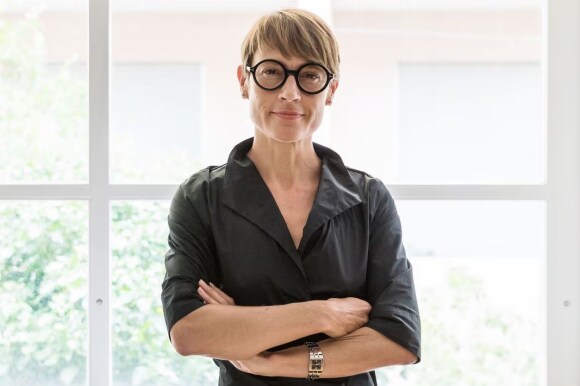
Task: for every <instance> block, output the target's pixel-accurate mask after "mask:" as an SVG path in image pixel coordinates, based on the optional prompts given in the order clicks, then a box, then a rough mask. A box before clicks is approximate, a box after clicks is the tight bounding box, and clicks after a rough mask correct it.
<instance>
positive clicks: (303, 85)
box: [246, 59, 334, 94]
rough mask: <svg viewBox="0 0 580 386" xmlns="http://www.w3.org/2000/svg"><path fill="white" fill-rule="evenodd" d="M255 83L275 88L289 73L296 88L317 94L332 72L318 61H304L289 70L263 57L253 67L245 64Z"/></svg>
mask: <svg viewBox="0 0 580 386" xmlns="http://www.w3.org/2000/svg"><path fill="white" fill-rule="evenodd" d="M246 70H248V71H250V72H251V73H252V75H253V77H254V81H255V82H256V84H257V85H258V86H259V87H260V88H262V89H264V90H268V91H271V90H276V89H278V88H280V87H282V86H283V85H284V83H286V80H288V77H289V76H290V75H293V76H294V79H296V84H297V85H298V88H299V89H300V90H301V91H303V92H305V93H306V94H318V93H320V92H322V91H324V89H325V88H326V87H327V86H328V84H329V83H330V81H331V80H332V78H333V77H334V74H332V73H331V72H330V71H328V70H327V69H326V68H325V67H324V66H323V65H321V64H318V63H305V64H303V65H301V66H300V67H298V68H297V69H296V70H289V69H287V68H286V67H284V65H283V64H282V63H280V62H279V61H277V60H274V59H265V60H262V61H261V62H259V63H258V64H256V65H255V66H253V67H250V66H249V65H247V66H246Z"/></svg>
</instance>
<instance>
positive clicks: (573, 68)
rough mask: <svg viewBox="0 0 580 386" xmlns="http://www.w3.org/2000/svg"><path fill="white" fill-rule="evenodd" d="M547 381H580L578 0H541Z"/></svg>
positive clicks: (566, 384)
mask: <svg viewBox="0 0 580 386" xmlns="http://www.w3.org/2000/svg"><path fill="white" fill-rule="evenodd" d="M546 7H547V12H544V15H546V16H545V17H546V18H547V23H544V24H545V25H547V42H546V44H547V46H546V48H547V55H548V56H547V90H548V92H547V98H548V100H547V124H548V152H547V154H548V194H549V198H548V206H547V208H548V213H547V214H548V217H547V218H548V224H547V226H548V228H547V229H548V239H547V241H548V244H547V245H548V259H547V374H548V376H547V381H548V385H550V386H551V385H558V386H560V385H561V386H572V385H579V384H580V368H579V367H578V358H580V307H579V306H580V285H579V283H578V274H579V273H580V242H579V241H578V235H579V234H580V181H579V176H580V156H579V153H580V134H579V132H580V130H579V129H580V113H579V111H578V106H580V74H579V72H578V69H579V68H580V27H579V26H580V3H579V2H578V1H576V0H562V1H550V2H548V1H546Z"/></svg>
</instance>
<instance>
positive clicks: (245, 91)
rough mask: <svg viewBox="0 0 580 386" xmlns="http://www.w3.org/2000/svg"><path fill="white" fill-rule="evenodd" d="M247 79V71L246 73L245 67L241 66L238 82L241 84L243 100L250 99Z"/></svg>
mask: <svg viewBox="0 0 580 386" xmlns="http://www.w3.org/2000/svg"><path fill="white" fill-rule="evenodd" d="M247 79H248V78H246V71H244V67H243V66H242V65H241V64H240V65H239V66H238V82H239V83H240V93H241V94H242V98H243V99H248V87H247V83H246V80H247Z"/></svg>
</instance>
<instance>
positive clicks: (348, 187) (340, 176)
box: [223, 137, 362, 273]
mask: <svg viewBox="0 0 580 386" xmlns="http://www.w3.org/2000/svg"><path fill="white" fill-rule="evenodd" d="M253 142H254V138H253V137H252V138H248V139H246V140H244V141H242V142H240V143H239V144H237V145H236V146H235V147H234V148H233V150H232V152H231V153H230V156H229V158H228V162H227V164H226V170H225V176H224V185H223V187H224V192H223V197H224V204H225V205H227V206H228V207H230V208H231V209H233V210H234V211H236V212H238V213H239V214H241V215H242V216H244V217H246V218H247V219H248V220H250V221H251V222H253V223H255V224H256V225H257V226H259V227H260V228H261V229H262V230H263V231H265V232H266V233H268V234H269V235H270V236H271V237H273V238H274V239H275V240H276V241H277V242H278V243H279V244H280V245H281V246H282V247H283V248H284V249H285V250H286V252H287V253H288V254H289V255H290V256H291V257H292V258H293V260H295V262H297V263H298V262H300V264H298V265H299V267H300V268H301V269H302V271H303V268H302V264H301V257H300V255H301V253H302V251H303V249H304V246H305V245H306V243H307V242H308V239H309V238H310V236H311V235H312V234H313V233H314V231H315V230H316V229H318V228H319V227H320V226H322V225H323V224H324V223H326V222H327V221H328V220H329V219H330V218H332V217H334V216H336V215H338V214H340V213H342V212H344V211H345V210H347V209H349V208H351V207H353V206H355V205H358V204H360V203H361V202H362V200H361V198H360V194H359V192H358V190H357V188H356V186H355V184H354V182H353V181H352V179H351V177H350V175H349V173H348V170H347V169H346V167H345V166H344V164H343V162H342V159H341V158H340V156H339V155H338V154H337V153H336V152H334V151H333V150H331V149H329V148H327V147H324V146H322V145H319V144H317V143H314V144H313V145H314V151H315V152H316V154H317V156H318V157H319V158H320V159H321V160H322V170H321V176H320V182H319V185H318V190H317V192H316V196H315V199H314V205H313V206H312V210H311V211H310V215H309V217H308V220H307V222H306V225H305V227H304V231H303V235H302V240H301V241H300V246H299V248H298V250H296V247H295V246H294V242H293V241H292V237H291V236H290V232H289V231H288V227H287V226H286V223H285V222H284V218H283V217H282V214H281V213H280V210H279V209H278V206H277V205H276V201H275V200H274V197H273V196H272V193H271V192H270V190H269V189H268V186H267V185H266V183H265V182H264V180H263V179H262V176H261V175H260V173H259V172H258V169H256V167H255V165H254V163H253V162H252V160H250V158H249V157H248V156H247V153H248V151H250V149H251V147H252V144H253ZM303 273H304V271H303Z"/></svg>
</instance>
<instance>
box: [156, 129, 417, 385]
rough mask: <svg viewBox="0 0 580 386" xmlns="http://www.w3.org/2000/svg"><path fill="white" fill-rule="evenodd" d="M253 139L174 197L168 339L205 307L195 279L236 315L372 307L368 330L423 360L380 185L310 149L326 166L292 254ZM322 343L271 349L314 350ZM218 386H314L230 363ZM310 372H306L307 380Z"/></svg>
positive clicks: (404, 268) (336, 381) (394, 218)
mask: <svg viewBox="0 0 580 386" xmlns="http://www.w3.org/2000/svg"><path fill="white" fill-rule="evenodd" d="M252 143H253V138H249V139H247V140H245V141H243V142H241V143H239V144H238V145H236V146H235V147H234V149H233V150H232V152H231V154H230V156H229V159H228V162H227V163H226V164H225V165H222V166H210V167H207V168H205V169H203V170H201V171H199V172H198V173H196V174H194V175H193V176H191V177H190V178H189V179H187V180H186V181H185V182H183V183H182V184H181V185H180V186H179V189H178V190H177V192H176V194H175V196H174V198H173V202H172V204H171V209H170V212H169V216H168V221H169V230H170V233H169V241H168V242H169V251H168V252H167V254H166V256H165V267H166V275H165V279H164V281H163V284H162V293H161V299H162V302H163V311H164V314H165V321H166V323H167V329H168V331H169V330H171V327H172V326H173V325H174V324H175V323H176V322H177V321H178V320H179V319H181V318H183V317H184V316H186V315H187V314H189V313H190V312H192V311H194V310H196V309H198V308H200V307H203V306H204V302H203V301H202V300H201V298H200V297H199V296H198V295H197V283H198V281H199V279H203V280H205V281H206V282H209V281H211V282H212V283H214V284H216V285H219V286H220V287H221V288H222V289H223V291H225V292H226V293H227V294H228V295H230V296H231V297H233V298H234V300H235V302H236V305H240V306H260V305H278V304H288V303H295V302H304V301H308V300H325V299H329V298H331V297H335V298H342V297H349V296H353V297H357V298H360V299H364V300H366V301H368V302H369V303H370V304H371V305H372V311H371V313H370V315H369V321H368V323H367V325H366V326H367V327H370V328H372V329H374V330H376V331H378V332H380V333H382V334H383V335H385V336H386V337H388V338H389V339H391V340H393V341H395V342H396V343H398V344H400V345H401V346H403V347H405V348H406V349H408V350H409V351H410V352H412V353H414V354H415V355H417V357H420V356H421V349H420V344H421V343H420V341H421V323H420V319H419V310H418V307H417V300H416V295H415V288H414V283H413V271H412V267H411V264H410V262H409V261H408V260H407V258H406V256H405V249H404V247H403V244H402V234H401V223H400V221H399V216H398V214H397V210H396V208H395V203H394V201H393V198H392V197H391V195H390V193H389V191H388V190H387V188H386V187H385V185H384V184H383V183H382V182H381V181H380V180H379V179H377V178H373V177H371V176H369V175H368V174H366V173H364V172H361V171H357V170H354V169H351V168H347V167H345V166H344V164H343V162H342V160H341V158H340V156H339V155H338V154H337V153H335V152H334V151H332V150H330V149H329V148H326V147H324V146H321V145H319V144H314V149H315V151H316V154H317V155H318V157H319V158H320V159H321V160H322V171H321V178H320V182H319V186H318V190H317V192H316V196H315V200H314V204H313V207H312V209H311V212H310V214H309V217H308V220H307V222H306V225H305V227H304V230H303V236H302V240H301V241H300V245H299V247H298V249H296V247H295V245H294V242H293V240H292V237H291V236H290V232H289V231H288V227H287V226H286V223H285V221H284V218H283V217H282V214H281V213H280V210H279V209H278V206H277V205H276V202H275V200H274V197H273V196H272V194H271V192H270V190H269V189H268V187H267V185H266V183H265V182H264V180H263V179H262V177H261V176H260V174H259V172H258V170H257V169H256V167H255V166H254V164H253V162H252V161H251V160H250V159H249V158H248V157H247V155H246V154H247V153H248V151H249V150H250V148H251V147H252ZM326 338H328V337H327V336H326V335H324V334H318V335H316V336H311V337H304V338H303V339H300V340H298V341H295V342H288V343H287V344H285V345H282V346H279V347H274V348H272V349H271V350H280V349H283V348H286V347H289V346H294V345H298V344H302V343H303V342H304V341H307V340H316V341H320V340H323V339H326ZM214 362H215V363H216V364H217V365H218V366H219V368H220V382H219V385H228V386H229V385H236V386H246V385H247V386H265V385H288V386H292V385H311V384H313V382H312V381H307V380H305V379H298V378H284V377H262V376H255V375H251V374H247V373H244V372H241V371H239V370H237V369H236V368H235V367H234V366H233V365H231V364H230V363H229V362H228V361H224V360H214ZM305 371H306V370H305ZM315 383H316V384H318V385H344V386H346V385H348V386H369V385H376V384H377V382H376V377H375V373H374V372H373V371H371V372H368V373H363V374H358V375H354V376H351V377H344V378H328V379H319V380H318V381H317V382H315Z"/></svg>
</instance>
